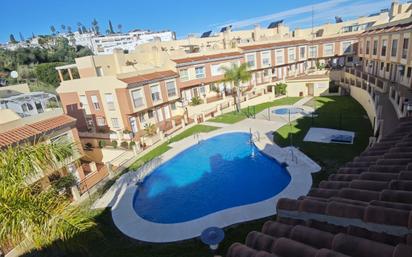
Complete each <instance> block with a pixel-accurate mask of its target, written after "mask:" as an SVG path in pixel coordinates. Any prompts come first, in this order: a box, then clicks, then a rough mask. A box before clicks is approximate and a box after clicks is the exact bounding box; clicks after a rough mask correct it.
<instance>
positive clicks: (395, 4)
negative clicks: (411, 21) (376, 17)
mask: <svg viewBox="0 0 412 257" xmlns="http://www.w3.org/2000/svg"><path fill="white" fill-rule="evenodd" d="M399 7H400V6H399V2H398V0H393V1H392V4H391V9H390V11H389V20H392V19H393V17H395V16H396V15H397V14H399Z"/></svg>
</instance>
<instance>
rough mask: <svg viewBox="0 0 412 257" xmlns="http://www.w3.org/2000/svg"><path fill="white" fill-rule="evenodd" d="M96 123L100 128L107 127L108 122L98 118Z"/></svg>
mask: <svg viewBox="0 0 412 257" xmlns="http://www.w3.org/2000/svg"><path fill="white" fill-rule="evenodd" d="M96 123H97V126H99V127H104V126H106V121H105V119H104V118H103V117H97V118H96Z"/></svg>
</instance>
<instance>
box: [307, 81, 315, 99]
mask: <svg viewBox="0 0 412 257" xmlns="http://www.w3.org/2000/svg"><path fill="white" fill-rule="evenodd" d="M306 87H307V88H308V96H313V94H314V91H315V89H314V84H313V83H306Z"/></svg>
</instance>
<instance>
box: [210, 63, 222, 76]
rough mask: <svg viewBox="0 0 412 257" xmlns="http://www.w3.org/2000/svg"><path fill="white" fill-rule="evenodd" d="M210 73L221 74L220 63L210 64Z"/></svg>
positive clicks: (213, 74)
mask: <svg viewBox="0 0 412 257" xmlns="http://www.w3.org/2000/svg"><path fill="white" fill-rule="evenodd" d="M210 69H211V73H212V76H218V75H222V73H223V72H222V68H221V67H220V64H213V65H212V66H211V68H210Z"/></svg>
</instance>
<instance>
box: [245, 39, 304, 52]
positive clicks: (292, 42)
mask: <svg viewBox="0 0 412 257" xmlns="http://www.w3.org/2000/svg"><path fill="white" fill-rule="evenodd" d="M307 43H309V41H307V40H304V39H301V40H290V41H282V42H274V43H267V44H259V45H247V46H240V48H241V49H243V50H245V51H248V50H256V49H267V48H273V47H280V46H293V45H299V44H307Z"/></svg>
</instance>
